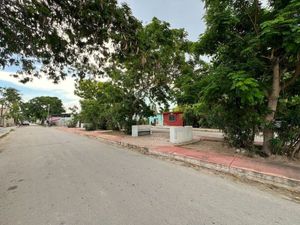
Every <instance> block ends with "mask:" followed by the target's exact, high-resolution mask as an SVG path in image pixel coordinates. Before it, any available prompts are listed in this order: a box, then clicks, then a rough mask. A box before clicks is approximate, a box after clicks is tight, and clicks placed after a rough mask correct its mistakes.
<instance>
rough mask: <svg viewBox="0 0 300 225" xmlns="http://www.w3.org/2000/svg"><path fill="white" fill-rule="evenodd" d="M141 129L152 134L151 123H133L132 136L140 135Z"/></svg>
mask: <svg viewBox="0 0 300 225" xmlns="http://www.w3.org/2000/svg"><path fill="white" fill-rule="evenodd" d="M140 131H146V132H149V134H151V126H150V125H133V126H132V127H131V135H132V137H138V136H139V132H140Z"/></svg>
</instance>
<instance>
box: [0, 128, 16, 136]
mask: <svg viewBox="0 0 300 225" xmlns="http://www.w3.org/2000/svg"><path fill="white" fill-rule="evenodd" d="M13 130H14V129H12V128H11V129H9V130H8V131H5V132H4V133H2V134H0V138H3V137H5V136H6V135H8V134H9V133H10V132H11V131H13Z"/></svg>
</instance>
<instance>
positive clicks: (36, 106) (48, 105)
mask: <svg viewBox="0 0 300 225" xmlns="http://www.w3.org/2000/svg"><path fill="white" fill-rule="evenodd" d="M23 110H24V114H25V115H26V116H27V117H29V118H31V120H36V119H38V120H40V121H41V123H42V124H44V122H45V120H46V119H47V116H48V110H49V115H50V116H51V115H54V114H56V115H57V114H61V113H63V112H65V110H64V108H63V104H62V101H61V99H59V98H57V97H50V96H40V97H35V98H33V99H31V100H29V101H28V102H26V103H25V104H24V105H23Z"/></svg>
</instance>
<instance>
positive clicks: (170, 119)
mask: <svg viewBox="0 0 300 225" xmlns="http://www.w3.org/2000/svg"><path fill="white" fill-rule="evenodd" d="M163 124H164V126H183V113H182V112H164V113H163Z"/></svg>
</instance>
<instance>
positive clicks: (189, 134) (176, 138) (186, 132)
mask: <svg viewBox="0 0 300 225" xmlns="http://www.w3.org/2000/svg"><path fill="white" fill-rule="evenodd" d="M192 140H193V127H192V126H185V127H170V142H171V143H173V144H181V143H184V142H189V141H192Z"/></svg>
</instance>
